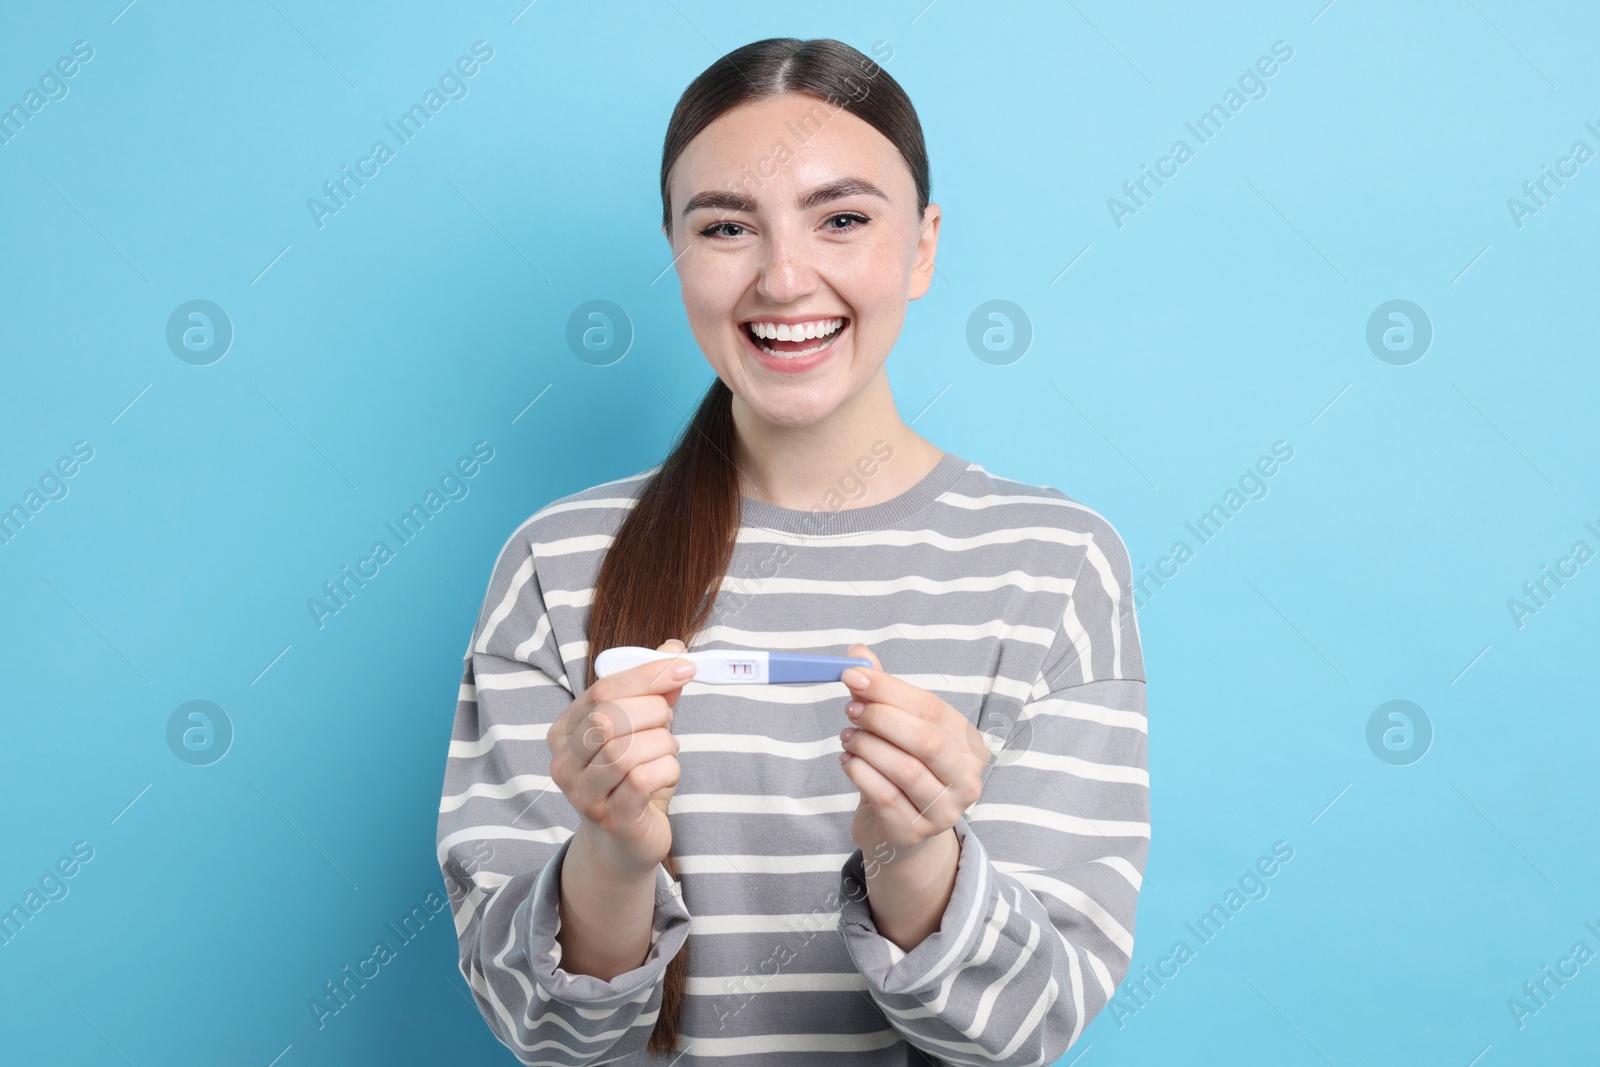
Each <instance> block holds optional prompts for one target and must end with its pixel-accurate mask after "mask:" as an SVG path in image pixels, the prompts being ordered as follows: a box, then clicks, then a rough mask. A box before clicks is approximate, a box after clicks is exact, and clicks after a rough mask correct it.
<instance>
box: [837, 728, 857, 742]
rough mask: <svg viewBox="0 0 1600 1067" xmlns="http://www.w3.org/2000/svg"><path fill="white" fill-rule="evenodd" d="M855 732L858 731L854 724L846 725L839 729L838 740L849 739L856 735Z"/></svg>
mask: <svg viewBox="0 0 1600 1067" xmlns="http://www.w3.org/2000/svg"><path fill="white" fill-rule="evenodd" d="M857 732H858V731H857V729H856V727H854V726H846V727H845V728H844V729H843V730H840V731H839V740H840V742H845V741H849V740H850V739H851V738H852V737H854V736H855V735H856V733H857Z"/></svg>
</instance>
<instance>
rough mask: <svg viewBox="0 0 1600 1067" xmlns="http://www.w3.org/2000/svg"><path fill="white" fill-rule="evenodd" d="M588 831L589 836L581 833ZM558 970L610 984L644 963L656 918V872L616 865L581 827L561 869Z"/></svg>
mask: <svg viewBox="0 0 1600 1067" xmlns="http://www.w3.org/2000/svg"><path fill="white" fill-rule="evenodd" d="M586 830H588V832H585V831H586ZM560 889H561V897H560V904H559V912H560V917H561V927H560V929H559V930H558V931H557V934H556V940H557V941H558V942H559V943H560V945H561V952H562V969H563V970H565V971H567V972H569V973H571V974H588V975H593V976H594V977H596V978H600V979H602V980H604V981H608V982H609V981H610V980H611V979H613V978H615V977H616V976H617V975H619V974H622V973H623V972H624V971H631V970H633V969H634V968H635V967H637V966H639V965H640V964H641V963H643V962H644V959H645V956H646V955H647V954H648V953H649V950H650V931H651V923H652V921H653V919H654V917H655V890H656V873H655V868H654V867H650V868H644V869H643V870H642V871H640V870H637V869H633V868H632V867H631V866H630V865H628V864H627V863H618V862H617V858H616V856H615V855H614V850H613V849H611V848H610V847H609V846H608V842H607V841H606V839H605V834H604V832H603V831H600V830H598V829H595V828H590V827H589V826H588V825H587V824H585V825H584V826H580V828H579V830H578V832H577V833H575V834H574V835H573V838H572V843H571V844H570V845H568V847H567V853H566V856H565V858H564V859H563V860H562V864H561V882H560Z"/></svg>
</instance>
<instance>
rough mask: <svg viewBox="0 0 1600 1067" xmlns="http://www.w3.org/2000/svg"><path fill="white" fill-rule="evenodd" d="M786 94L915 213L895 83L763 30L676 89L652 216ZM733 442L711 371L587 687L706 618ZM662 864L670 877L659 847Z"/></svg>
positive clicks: (621, 570)
mask: <svg viewBox="0 0 1600 1067" xmlns="http://www.w3.org/2000/svg"><path fill="white" fill-rule="evenodd" d="M788 92H797V93H804V94H806V95H809V96H813V97H816V98H817V99H818V100H819V106H820V103H821V102H825V103H826V104H827V105H828V106H830V107H833V108H836V109H843V110H847V111H849V112H850V113H851V114H853V115H855V116H856V117H858V118H860V119H862V120H863V121H865V122H867V123H869V124H870V125H872V126H873V127H874V128H875V129H877V130H878V131H879V132H880V133H882V134H883V135H884V136H885V137H886V138H888V139H889V141H890V142H891V143H893V144H894V146H895V147H896V148H898V149H899V150H900V154H901V155H902V156H903V157H904V158H905V160H906V165H907V166H908V167H909V168H910V170H911V174H912V178H913V179H914V181H915V182H916V189H917V210H918V214H919V216H920V215H921V213H922V212H923V211H924V210H925V209H926V208H927V206H928V197H929V176H928V156H927V150H926V147H925V146H924V143H923V137H922V126H921V123H920V122H919V121H918V120H917V114H916V111H915V109H913V108H912V106H911V101H910V100H909V99H908V98H907V97H906V95H905V92H904V90H902V89H901V88H900V85H899V83H897V82H896V81H895V80H894V79H893V78H891V77H890V76H889V75H888V73H887V72H885V71H884V70H883V69H882V68H881V67H879V66H878V64H877V63H876V62H874V61H873V60H871V59H869V58H868V57H867V56H865V55H863V54H862V53H861V52H859V51H857V50H856V49H854V48H852V47H850V46H849V45H847V44H845V43H843V42H842V41H836V40H833V39H832V38H826V37H822V38H814V39H812V40H807V41H802V40H800V39H798V38H795V37H772V38H768V39H766V40H763V41H755V42H752V43H751V44H747V45H745V46H743V47H742V48H736V49H734V50H733V51H732V52H729V53H728V54H727V55H725V56H723V57H721V58H720V59H718V60H717V61H716V62H714V63H712V64H711V66H709V67H707V68H706V69H705V70H704V71H703V72H701V74H700V75H699V76H698V77H696V78H695V80H694V81H693V82H691V83H690V84H689V87H688V88H687V89H685V90H684V92H683V95H682V96H681V97H680V98H679V99H678V104H677V106H676V107H675V108H674V109H673V112H672V118H671V120H670V121H669V122H668V124H667V135H666V139H665V143H664V144H663V146H662V155H661V214H662V224H663V225H664V226H666V228H667V232H668V233H669V234H670V233H671V232H672V231H673V229H674V225H673V221H674V220H673V218H672V200H671V196H670V194H669V192H668V178H669V176H670V174H671V171H672V165H673V163H674V162H676V160H677V158H678V156H679V155H680V154H681V153H682V152H683V150H684V148H685V147H686V146H687V145H688V144H689V142H690V141H692V140H693V139H694V138H695V136H696V135H697V134H699V133H700V132H701V131H702V130H704V129H705V128H706V127H707V126H709V125H710V124H711V123H712V122H713V121H714V120H716V118H717V117H718V116H720V115H722V114H723V113H724V112H727V111H729V110H731V109H732V108H734V107H737V106H738V105H740V104H743V103H747V102H750V101H753V100H759V99H763V98H765V97H769V96H776V95H779V94H781V93H788ZM827 117H829V116H826V115H825V117H824V119H823V121H824V122H825V121H826V120H827ZM761 147H763V148H764V147H765V146H761ZM734 446H735V433H734V422H733V392H732V391H731V390H730V389H729V388H728V386H727V384H726V383H725V382H723V381H722V380H721V379H720V378H719V379H717V380H716V381H715V382H713V383H712V385H711V387H710V389H708V390H707V391H706V394H705V396H704V397H703V398H702V399H701V401H700V406H699V408H698V409H697V410H696V411H695V413H694V416H693V417H692V418H691V419H690V420H689V424H688V425H687V426H686V427H685V428H684V430H683V432H682V434H680V436H679V438H678V441H677V443H676V444H675V445H674V446H673V448H672V451H671V452H670V453H669V454H668V455H667V458H666V459H665V460H663V461H662V463H661V466H660V468H659V469H658V470H657V471H656V473H655V474H654V475H652V476H651V478H650V480H649V481H648V482H647V483H646V484H645V486H644V488H643V489H642V490H641V492H640V494H639V497H638V499H637V501H636V503H635V504H634V507H633V509H632V511H631V512H630V513H629V514H628V517H627V518H626V519H625V520H623V523H622V525H621V526H620V527H619V528H618V530H617V533H616V536H615V538H614V539H613V541H612V543H611V547H610V549H609V550H608V551H607V553H606V557H605V560H604V561H603V562H602V564H601V566H600V574H599V576H598V577H597V578H596V580H595V591H594V603H593V605H592V607H591V609H590V614H589V627H588V640H589V661H588V680H587V683H586V684H587V685H592V684H594V682H595V680H596V675H595V670H594V660H595V657H596V656H597V655H599V653H600V652H601V651H602V650H604V649H607V648H612V647H614V646H617V645H642V646H644V647H646V648H656V647H658V646H659V645H660V644H661V643H662V642H663V641H666V640H668V639H670V638H674V637H677V638H680V639H682V640H683V641H684V642H685V643H688V642H689V641H690V639H691V638H692V637H693V635H694V634H696V633H698V632H699V630H700V629H701V628H702V627H703V626H704V624H705V622H706V620H707V619H708V618H709V617H710V614H711V610H712V607H713V605H714V604H715V602H716V599H717V594H718V592H719V591H720V590H721V587H722V579H723V577H724V576H725V575H726V574H727V571H728V565H729V563H730V561H731V560H732V558H733V548H734V543H735V540H736V538H737V536H738V532H739V526H740V515H739V471H738V468H737V466H736V465H735V463H734V459H733V457H734ZM662 560H672V561H674V562H675V564H676V567H675V568H674V569H668V570H666V571H663V569H662V567H661V561H662ZM664 866H665V867H666V869H667V872H668V873H669V874H670V875H672V877H673V878H677V876H678V869H677V862H676V860H675V858H674V857H673V855H672V853H671V852H670V851H669V853H668V854H667V857H666V859H665V861H664ZM688 974H689V944H688V942H687V941H685V943H684V946H683V948H682V949H681V950H680V951H679V952H678V954H677V955H676V956H674V957H673V958H672V959H671V960H670V961H669V962H668V964H667V970H666V974H665V977H664V979H663V990H662V996H661V1009H660V1011H659V1013H658V1014H657V1016H656V1025H655V1029H654V1031H652V1032H651V1035H650V1042H649V1046H648V1048H649V1051H650V1052H651V1053H653V1054H655V1055H660V1056H666V1055H670V1054H671V1053H672V1052H674V1051H675V1050H676V1049H677V1046H678V1038H679V1030H680V1024H681V1021H682V1017H683V1002H684V997H685V995H686V988H687V985H688Z"/></svg>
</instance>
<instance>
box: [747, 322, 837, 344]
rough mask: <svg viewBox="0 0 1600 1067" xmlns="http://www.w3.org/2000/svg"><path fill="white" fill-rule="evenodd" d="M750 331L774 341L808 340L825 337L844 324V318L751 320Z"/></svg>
mask: <svg viewBox="0 0 1600 1067" xmlns="http://www.w3.org/2000/svg"><path fill="white" fill-rule="evenodd" d="M749 325H750V332H751V333H753V334H755V335H756V336H757V337H764V338H767V339H768V340H776V341H808V340H810V339H811V338H813V337H826V336H828V335H829V334H831V333H834V332H836V331H837V330H839V329H840V328H841V327H843V326H844V319H817V320H814V321H812V322H803V323H797V324H795V325H793V326H791V325H789V324H788V323H773V322H752V323H750V324H749Z"/></svg>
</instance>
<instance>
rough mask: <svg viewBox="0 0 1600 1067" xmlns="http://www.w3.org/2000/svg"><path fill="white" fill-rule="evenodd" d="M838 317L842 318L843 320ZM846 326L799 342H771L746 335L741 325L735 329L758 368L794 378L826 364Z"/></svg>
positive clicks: (847, 324)
mask: <svg viewBox="0 0 1600 1067" xmlns="http://www.w3.org/2000/svg"><path fill="white" fill-rule="evenodd" d="M840 317H841V318H842V317H843V316H840ZM850 325H851V320H850V319H845V320H844V325H843V326H840V327H839V328H838V329H837V330H835V331H833V333H831V334H829V335H828V336H827V337H813V338H809V339H806V340H801V341H778V340H774V339H772V338H757V337H756V336H755V335H754V334H753V333H751V332H750V329H749V327H748V326H746V325H743V324H741V325H740V326H739V328H738V329H739V334H740V336H742V337H743V338H744V340H745V344H746V345H747V346H749V349H750V351H751V353H753V355H754V356H755V359H756V361H757V362H759V363H760V364H761V365H762V366H764V367H766V368H768V369H770V370H774V371H778V372H779V373H782V374H798V373H800V372H802V371H808V370H810V369H811V368H813V367H815V366H817V365H819V364H821V363H823V362H824V361H826V360H827V359H828V358H829V356H831V355H832V354H833V350H834V349H835V348H836V347H837V346H838V343H839V338H840V337H842V336H844V333H845V331H846V330H848V329H850ZM762 346H766V347H767V348H771V349H772V351H773V352H803V353H805V354H804V355H773V354H772V353H770V352H767V351H766V350H765V348H763V347H762ZM819 346H820V347H819ZM810 349H815V351H808V350H810Z"/></svg>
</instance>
